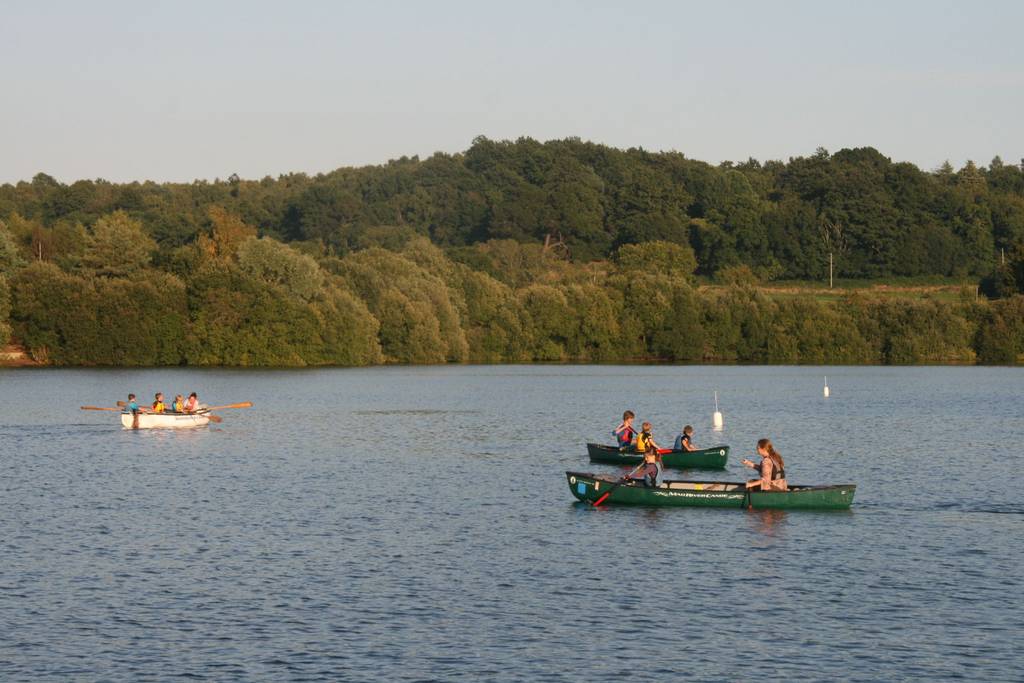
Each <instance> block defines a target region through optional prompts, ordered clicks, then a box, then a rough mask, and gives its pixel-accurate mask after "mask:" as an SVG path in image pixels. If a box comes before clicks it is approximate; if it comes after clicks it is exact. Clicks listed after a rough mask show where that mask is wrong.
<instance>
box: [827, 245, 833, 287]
mask: <svg viewBox="0 0 1024 683" xmlns="http://www.w3.org/2000/svg"><path fill="white" fill-rule="evenodd" d="M828 288H829V289H832V252H831V251H830V252H828Z"/></svg>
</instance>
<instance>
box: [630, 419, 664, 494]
mask: <svg viewBox="0 0 1024 683" xmlns="http://www.w3.org/2000/svg"><path fill="white" fill-rule="evenodd" d="M661 450H662V449H661V447H660V446H658V444H657V443H655V441H654V433H653V430H652V429H651V423H650V422H644V423H643V424H642V425H641V429H640V433H639V434H637V435H636V452H637V453H642V454H643V456H644V460H643V462H642V463H640V467H642V468H643V469H640V468H637V470H639V471H637V470H633V472H631V473H630V475H629V478H630V479H643V480H644V485H646V486H657V485H658V461H659V460H661V455H660V453H659V451H661Z"/></svg>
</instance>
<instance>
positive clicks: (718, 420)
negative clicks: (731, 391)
mask: <svg viewBox="0 0 1024 683" xmlns="http://www.w3.org/2000/svg"><path fill="white" fill-rule="evenodd" d="M723 424H724V423H723V421H722V413H720V412H719V411H718V392H717V391H716V392H715V412H714V414H713V415H712V416H711V428H712V429H714V430H715V431H716V432H720V431H722V425H723Z"/></svg>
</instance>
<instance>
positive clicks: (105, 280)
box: [0, 139, 1024, 366]
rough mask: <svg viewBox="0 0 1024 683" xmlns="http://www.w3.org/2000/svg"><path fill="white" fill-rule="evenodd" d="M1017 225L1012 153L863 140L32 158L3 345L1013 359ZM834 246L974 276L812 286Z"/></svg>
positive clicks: (6, 264) (194, 355)
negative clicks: (306, 163) (786, 147)
mask: <svg viewBox="0 0 1024 683" xmlns="http://www.w3.org/2000/svg"><path fill="white" fill-rule="evenodd" d="M1022 245H1024V172H1022V171H1021V169H1020V168H1018V167H1016V166H1009V165H1003V164H1002V162H999V161H998V160H993V162H992V164H991V165H990V166H989V167H988V168H977V167H975V166H974V165H973V164H969V165H968V166H965V167H964V168H963V169H961V170H960V171H953V170H952V169H951V168H942V169H939V170H937V171H935V172H933V173H925V172H922V171H920V170H917V169H916V167H913V166H912V165H909V164H893V163H892V162H890V161H889V160H888V159H886V158H885V157H882V156H881V155H880V154H878V152H876V151H874V150H870V149H864V150H843V151H841V152H839V153H837V154H835V155H829V154H827V153H826V152H824V151H823V150H819V153H818V154H816V155H815V156H813V157H809V158H798V159H791V160H790V161H789V163H787V164H782V163H781V162H767V163H765V164H760V163H758V162H754V161H748V162H746V163H745V164H739V165H733V164H722V165H720V166H717V167H713V166H709V165H707V164H703V163H701V162H696V161H692V160H688V159H685V158H684V157H682V155H678V154H650V153H647V152H643V151H642V150H628V151H620V150H613V149H610V148H607V147H602V146H600V145H592V144H590V143H582V142H579V141H575V140H568V141H558V142H552V143H545V144H541V143H536V142H534V141H530V140H521V141H518V142H515V143H495V142H491V141H488V140H486V139H478V140H477V141H475V142H474V145H473V147H472V148H471V149H470V150H468V151H467V152H466V153H465V154H461V155H452V156H448V155H435V156H434V157H431V158H430V159H428V160H425V161H420V160H418V159H403V160H399V161H396V162H392V163H389V164H388V165H386V166H380V167H368V168H363V169H339V170H338V171H335V172H333V173H330V174H325V175H321V176H316V177H312V178H311V177H307V176H304V175H301V174H300V175H291V176H282V177H281V178H279V179H277V180H272V179H269V178H267V179H264V180H262V181H242V180H240V179H238V178H235V177H232V178H229V179H228V180H226V181H215V182H212V183H205V182H197V183H193V184H188V185H181V184H155V183H142V184H140V183H131V184H126V185H115V184H112V183H107V182H105V181H79V182H76V183H73V184H71V185H64V184H62V183H59V182H57V181H56V180H54V179H52V178H49V177H48V176H45V175H43V174H40V175H39V176H36V178H35V179H33V181H32V182H24V183H18V184H17V185H4V186H0V347H2V346H4V345H7V344H9V343H16V344H18V345H19V348H16V349H14V350H10V352H9V353H7V354H6V355H5V356H4V357H3V358H2V359H0V362H6V361H4V360H3V359H7V358H8V356H10V359H8V361H9V362H17V363H25V362H32V363H45V364H55V365H143V366H151V365H153V366H155V365H231V366H305V365H343V366H358V365H373V364H379V363H445V362H486V363H492V362H493V363H497V362H633V361H668V362H683V363H708V362H710V363H735V362H738V363H810V364H860V363H865V364H886V363H888V364H910V363H950V362H952V363H998V364H1009V363H1014V362H1017V361H1018V360H1020V358H1021V356H1022V354H1024V297H1022V296H1021V295H1020V290H1021V288H1022V286H1024V246H1022ZM829 254H831V256H832V263H833V268H834V272H835V274H836V275H837V276H841V277H843V278H844V281H845V282H851V281H857V280H858V279H859V280H860V281H866V280H868V279H878V278H887V279H888V280H887V281H888V282H890V283H891V282H898V281H900V278H908V277H913V278H916V279H917V280H928V279H929V278H932V279H933V280H936V281H941V282H946V283H949V282H959V283H965V284H966V286H965V287H963V288H962V289H957V288H956V287H952V288H950V287H947V288H946V289H945V290H944V291H942V292H938V291H937V290H938V289H939V288H935V289H934V290H933V289H930V288H929V287H927V286H924V287H908V288H906V291H905V292H904V294H903V295H894V291H896V292H897V293H898V289H899V288H895V287H889V288H887V289H885V290H884V291H883V290H882V289H881V288H875V289H873V288H870V287H857V288H849V289H844V290H842V293H838V292H837V293H832V292H830V293H829V294H828V295H827V296H826V295H823V294H822V289H821V287H819V288H817V289H810V288H808V289H806V291H804V290H803V289H802V288H801V287H800V286H799V282H800V281H804V282H806V281H810V280H815V281H817V282H818V283H821V282H823V281H824V282H827V281H828V264H829V258H828V255H829ZM774 280H784V281H785V282H787V283H789V284H788V285H786V286H783V287H778V286H776V287H773V286H772V282H773V281H774ZM978 282H980V283H981V289H980V292H981V294H980V295H979V293H978V289H977V287H976V286H975V283H978ZM794 283H795V284H794ZM22 352H23V353H22Z"/></svg>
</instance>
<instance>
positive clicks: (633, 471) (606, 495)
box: [591, 460, 645, 507]
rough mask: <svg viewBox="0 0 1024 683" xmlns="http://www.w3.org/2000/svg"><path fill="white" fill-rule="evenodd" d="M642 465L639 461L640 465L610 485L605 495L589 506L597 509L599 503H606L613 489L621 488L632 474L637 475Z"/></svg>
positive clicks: (642, 462)
mask: <svg viewBox="0 0 1024 683" xmlns="http://www.w3.org/2000/svg"><path fill="white" fill-rule="evenodd" d="M644 465H645V463H644V461H643V460H641V461H640V464H639V465H637V466H636V467H634V468H633V469H632V470H631V471H630V473H629V474H627V475H626V476H624V477H623V478H622V479H621V480H619V481H617V482H615V483H614V484H612V487H611V488H610V489H608V490H607V491H606V492H605V494H604V495H603V496H601V497H600V498H598V499H597V500H595V501H594V502H593V503H591V505H593V506H594V507H597V506H598V505H600V504H601V503H603V502H604V501H606V500H607V499H608V496H610V495H612V491H614V490H615V489H617V488H619V487H620V486H622V485H623V484H625V483H626V482H627V481H629V479H630V477H632V476H633V475H634V474H636V473H637V471H638V470H639V469H640V468H641V467H643V466H644Z"/></svg>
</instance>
